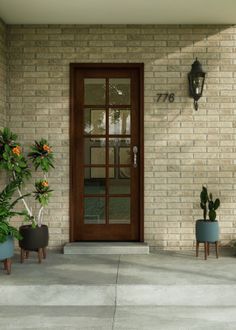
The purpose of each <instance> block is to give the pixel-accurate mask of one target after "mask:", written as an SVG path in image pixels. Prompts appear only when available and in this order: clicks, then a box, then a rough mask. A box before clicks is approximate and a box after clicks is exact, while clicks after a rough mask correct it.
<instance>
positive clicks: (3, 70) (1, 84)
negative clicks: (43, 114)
mask: <svg viewBox="0 0 236 330" xmlns="http://www.w3.org/2000/svg"><path fill="white" fill-rule="evenodd" d="M6 47H7V45H6V26H5V24H4V22H3V21H2V20H1V19H0V129H2V128H3V127H4V126H6V106H7V102H6V100H7V99H6V96H7V95H6V87H7V86H6V84H7V52H6V50H7V49H6ZM5 179H6V177H5V173H4V172H3V171H1V170H0V191H1V190H2V189H1V188H2V187H3V185H4V184H5V182H6V181H5Z"/></svg>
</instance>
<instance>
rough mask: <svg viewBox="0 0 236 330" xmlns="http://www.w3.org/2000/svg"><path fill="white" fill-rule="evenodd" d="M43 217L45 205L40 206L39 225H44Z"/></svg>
mask: <svg viewBox="0 0 236 330" xmlns="http://www.w3.org/2000/svg"><path fill="white" fill-rule="evenodd" d="M42 217H43V206H41V207H40V209H39V213H38V221H37V222H38V226H39V227H41V226H42Z"/></svg>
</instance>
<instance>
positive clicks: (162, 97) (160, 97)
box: [156, 93, 175, 103]
mask: <svg viewBox="0 0 236 330" xmlns="http://www.w3.org/2000/svg"><path fill="white" fill-rule="evenodd" d="M174 100H175V94H174V93H157V99H156V102H157V103H158V102H161V101H162V102H170V103H173V102H174Z"/></svg>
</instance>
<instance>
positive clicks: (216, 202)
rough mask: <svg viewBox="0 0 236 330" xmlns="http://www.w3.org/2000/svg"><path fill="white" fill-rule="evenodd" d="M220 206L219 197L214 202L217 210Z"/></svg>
mask: <svg viewBox="0 0 236 330" xmlns="http://www.w3.org/2000/svg"><path fill="white" fill-rule="evenodd" d="M219 206H220V200H219V198H217V199H216V200H215V203H214V209H215V210H217V209H218V207H219Z"/></svg>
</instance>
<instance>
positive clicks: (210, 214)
mask: <svg viewBox="0 0 236 330" xmlns="http://www.w3.org/2000/svg"><path fill="white" fill-rule="evenodd" d="M208 215H209V219H210V221H215V219H216V212H215V210H213V209H212V210H210V211H209V213H208Z"/></svg>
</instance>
